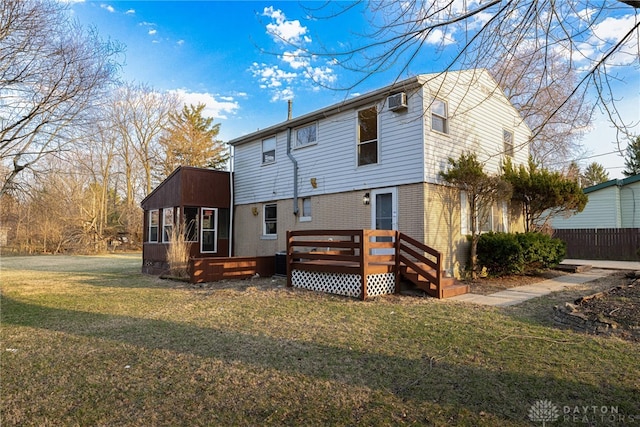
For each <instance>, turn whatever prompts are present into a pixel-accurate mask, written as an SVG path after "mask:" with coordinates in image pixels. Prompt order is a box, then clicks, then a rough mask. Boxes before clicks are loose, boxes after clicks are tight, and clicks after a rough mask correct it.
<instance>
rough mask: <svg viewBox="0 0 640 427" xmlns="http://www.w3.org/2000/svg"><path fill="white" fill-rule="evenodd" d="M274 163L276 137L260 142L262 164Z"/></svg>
mask: <svg viewBox="0 0 640 427" xmlns="http://www.w3.org/2000/svg"><path fill="white" fill-rule="evenodd" d="M275 161H276V137H275V136H272V137H271V138H267V139H263V140H262V163H263V164H264V163H273V162H275Z"/></svg>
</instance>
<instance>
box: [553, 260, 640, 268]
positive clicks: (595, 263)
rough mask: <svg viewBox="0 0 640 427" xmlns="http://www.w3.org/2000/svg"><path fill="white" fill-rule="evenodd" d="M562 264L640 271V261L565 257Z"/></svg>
mask: <svg viewBox="0 0 640 427" xmlns="http://www.w3.org/2000/svg"><path fill="white" fill-rule="evenodd" d="M560 264H569V265H590V266H592V267H593V268H604V269H607V270H637V271H640V261H608V260H602V259H565V260H564V261H562V262H561V263H560Z"/></svg>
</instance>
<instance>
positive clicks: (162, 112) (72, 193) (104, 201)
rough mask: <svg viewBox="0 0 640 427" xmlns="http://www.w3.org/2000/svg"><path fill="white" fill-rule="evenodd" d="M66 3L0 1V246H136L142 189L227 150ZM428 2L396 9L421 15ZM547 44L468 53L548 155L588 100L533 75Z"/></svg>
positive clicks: (563, 156)
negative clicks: (129, 68) (478, 56)
mask: <svg viewBox="0 0 640 427" xmlns="http://www.w3.org/2000/svg"><path fill="white" fill-rule="evenodd" d="M389 7H392V6H389ZM418 9H419V8H418ZM68 12H69V11H68V9H67V6H66V5H65V3H64V2H59V1H57V0H3V1H2V2H0V247H3V250H4V251H6V250H14V251H18V252H26V253H34V252H46V253H56V252H61V251H79V252H99V251H104V250H107V249H113V248H115V247H116V246H119V245H120V246H121V245H131V246H134V247H135V246H136V245H139V244H140V242H141V238H142V236H141V234H142V212H141V210H140V207H139V202H140V201H141V200H142V198H143V197H144V196H146V195H147V194H149V193H150V192H151V191H152V189H153V188H154V187H155V186H156V185H157V184H158V183H160V182H161V181H162V180H163V179H164V178H165V177H167V176H168V175H169V174H170V173H171V172H172V171H173V170H174V169H175V168H176V167H177V166H179V165H190V166H199V167H208V168H221V167H224V165H225V164H226V162H227V160H228V153H227V151H226V150H225V147H224V144H223V143H222V142H221V141H219V140H218V139H217V137H218V133H219V130H220V125H219V124H214V123H213V119H211V118H205V117H203V111H204V108H205V105H202V104H199V105H195V106H194V105H183V104H182V102H181V100H180V99H179V98H178V97H177V96H176V95H175V94H172V93H168V92H158V91H156V90H154V89H153V88H151V87H149V86H148V85H146V84H143V83H134V82H122V81H121V80H120V78H119V72H120V69H121V66H122V59H123V53H124V50H125V47H124V46H122V45H120V44H119V43H117V42H114V41H112V40H104V39H102V38H101V37H100V36H99V34H97V32H96V31H95V30H93V29H86V28H83V27H81V26H79V25H78V24H77V23H76V22H75V21H74V20H73V19H72V17H71V15H70V14H69V13H68ZM427 12H428V11H427ZM427 12H425V11H424V10H422V9H419V10H413V9H412V10H410V11H407V10H404V9H403V10H401V11H399V13H400V14H401V16H403V17H410V16H418V15H420V14H425V13H426V18H428V17H429V16H431V15H429V14H428V13H427ZM501 13H502V12H501ZM436 15H437V14H436ZM434 16H435V15H434ZM426 18H425V19H426ZM532 19H533V18H532ZM420 22H425V21H423V20H421V21H420ZM425 28H426V29H427V31H430V30H429V28H431V27H430V26H428V25H427V26H426V27H425ZM634 28H637V26H636V27H634ZM372 40H375V38H373V39H372ZM411 40H414V39H413V38H411ZM487 43H488V45H489V46H490V45H491V44H490V43H489V42H487ZM615 48H617V46H613V47H612V49H614V51H615ZM396 51H397V49H396ZM391 52H392V53H393V51H391ZM543 53H544V54H543ZM547 53H548V51H546V50H544V49H538V48H536V49H532V50H531V49H529V50H528V48H525V47H521V49H519V50H518V55H511V56H509V61H507V62H500V61H498V62H496V63H493V64H481V63H471V64H470V65H476V66H487V68H489V69H491V71H492V74H493V75H494V76H496V80H497V81H498V83H499V84H500V86H501V89H502V90H503V91H504V92H505V94H506V95H507V96H508V97H509V99H510V100H511V102H512V103H513V104H514V105H515V106H516V107H517V108H518V109H519V111H520V112H521V114H523V117H524V119H525V121H527V123H528V124H529V126H530V127H531V128H532V129H533V130H534V134H535V138H534V140H533V141H531V146H532V147H533V148H532V155H533V156H534V160H535V161H536V162H539V163H543V164H544V163H547V162H550V161H551V160H557V159H558V158H560V160H567V159H569V158H571V157H574V156H575V155H576V154H577V153H578V151H579V146H578V145H576V144H577V139H576V138H577V136H579V132H576V128H580V129H584V128H586V126H587V125H588V124H589V123H590V121H591V111H592V108H593V107H592V106H590V105H589V104H588V103H587V102H585V98H584V97H579V96H578V97H576V96H574V95H575V91H573V90H572V88H576V87H579V83H580V80H579V76H578V75H577V74H576V73H575V72H574V71H573V69H570V70H569V71H568V72H557V73H554V76H556V77H554V78H553V79H540V78H538V77H540V76H546V75H547V74H548V73H549V72H550V70H552V69H553V68H554V67H560V66H561V65H562V58H560V57H559V56H558V55H553V54H547ZM541 67H542V68H541ZM365 69H366V67H365ZM565 71H566V70H565ZM369 72H371V70H370V69H369ZM536 76H538V77H536ZM551 118H553V120H551ZM639 152H640V142H639V140H638V138H636V139H635V140H633V142H632V143H631V144H630V145H629V148H628V155H627V158H628V159H627V163H626V164H625V166H626V167H627V169H626V170H625V174H627V172H628V173H630V174H637V173H638V172H640V154H638V153H639ZM499 154H500V153H496V155H499ZM576 168H577V165H574V166H570V167H569V168H568V170H566V171H564V173H565V175H568V176H569V175H571V174H576V173H577V174H578V175H579V176H580V179H581V182H582V184H583V186H586V185H585V184H586V183H590V184H591V185H593V184H596V183H599V182H603V181H606V180H607V179H608V175H607V174H606V172H605V171H604V169H603V168H602V167H601V166H600V165H598V164H592V165H589V167H587V169H586V170H585V171H584V172H580V171H579V168H578V169H577V170H576Z"/></svg>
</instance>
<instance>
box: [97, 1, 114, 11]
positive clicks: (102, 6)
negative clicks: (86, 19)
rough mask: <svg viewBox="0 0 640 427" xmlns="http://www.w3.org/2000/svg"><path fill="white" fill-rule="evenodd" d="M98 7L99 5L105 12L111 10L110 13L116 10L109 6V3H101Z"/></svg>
mask: <svg viewBox="0 0 640 427" xmlns="http://www.w3.org/2000/svg"><path fill="white" fill-rule="evenodd" d="M100 7H101V8H103V9H104V10H106V11H107V12H111V13H113V12H115V11H116V10H115V9H114V8H113V6H111V5H109V4H104V3H102V4H101V5H100Z"/></svg>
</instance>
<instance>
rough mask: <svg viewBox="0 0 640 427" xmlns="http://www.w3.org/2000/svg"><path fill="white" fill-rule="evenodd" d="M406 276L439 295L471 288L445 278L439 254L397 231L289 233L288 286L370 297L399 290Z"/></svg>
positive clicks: (446, 295)
mask: <svg viewBox="0 0 640 427" xmlns="http://www.w3.org/2000/svg"><path fill="white" fill-rule="evenodd" d="M401 279H405V280H408V281H410V282H412V283H413V284H414V285H415V286H416V287H418V288H419V289H422V290H424V291H425V292H426V293H427V294H428V295H430V296H433V297H435V298H447V297H451V296H454V295H460V294H464V293H467V292H468V291H469V287H468V286H467V285H462V284H460V283H458V282H457V281H456V280H455V279H453V278H447V277H444V274H443V272H442V255H441V254H440V252H438V251H436V250H435V249H433V248H431V247H429V246H427V245H425V244H423V243H421V242H419V241H417V240H415V239H412V238H410V237H408V236H406V235H404V234H402V233H400V232H398V231H395V230H305V231H290V232H288V233H287V286H299V287H305V288H309V289H314V290H322V291H325V292H331V293H338V294H342V295H350V296H357V297H359V298H361V299H366V298H367V297H368V296H373V295H380V294H384V293H397V292H399V290H400V280H401Z"/></svg>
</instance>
